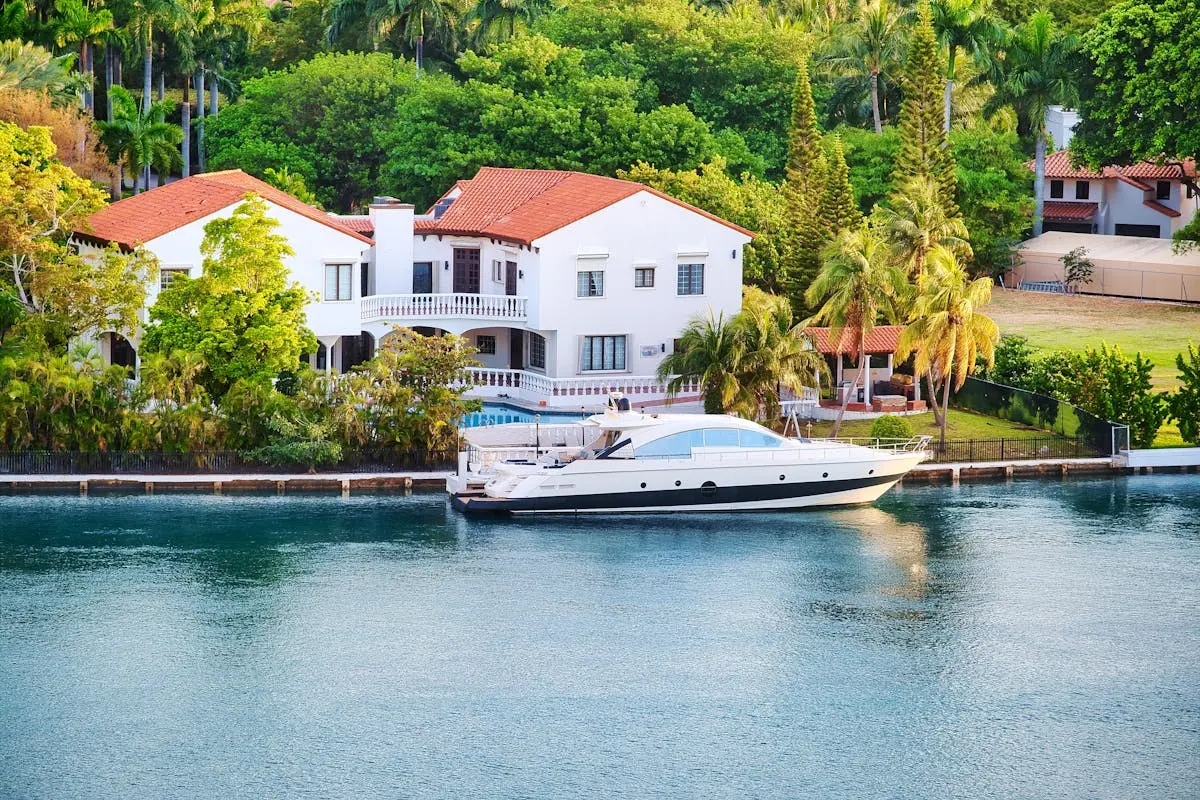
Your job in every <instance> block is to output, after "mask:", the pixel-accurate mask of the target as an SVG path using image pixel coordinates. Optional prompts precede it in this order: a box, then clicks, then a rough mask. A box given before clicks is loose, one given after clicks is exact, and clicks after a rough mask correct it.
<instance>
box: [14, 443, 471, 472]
mask: <svg viewBox="0 0 1200 800" xmlns="http://www.w3.org/2000/svg"><path fill="white" fill-rule="evenodd" d="M457 462H458V454H457V452H454V451H428V450H387V449H382V450H347V451H345V452H344V453H343V454H342V459H341V460H340V461H338V462H337V463H335V464H326V465H321V466H317V467H315V468H313V470H310V468H309V467H308V466H307V465H304V464H266V463H263V462H261V461H253V460H251V459H248V458H246V457H245V456H244V455H243V454H241V453H238V452H236V451H233V450H216V451H206V452H193V453H155V452H107V453H84V452H47V451H19V452H0V475H86V474H93V475H207V474H213V475H220V474H232V473H297V472H309V471H316V472H396V471H407V470H445V469H454V467H455V465H456V464H457Z"/></svg>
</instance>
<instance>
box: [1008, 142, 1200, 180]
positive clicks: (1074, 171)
mask: <svg viewBox="0 0 1200 800" xmlns="http://www.w3.org/2000/svg"><path fill="white" fill-rule="evenodd" d="M1025 166H1027V167H1029V168H1030V169H1033V167H1034V162H1033V161H1026V162H1025ZM1183 170H1184V172H1185V174H1187V175H1188V176H1189V177H1195V176H1196V174H1197V173H1196V162H1195V161H1194V160H1192V159H1190V158H1188V159H1185V160H1184V161H1183ZM1046 177H1047V178H1083V179H1095V178H1122V179H1125V180H1126V182H1127V183H1132V184H1134V185H1135V186H1136V185H1138V182H1137V181H1136V180H1133V179H1136V178H1160V179H1163V180H1179V166H1178V165H1177V164H1156V163H1154V162H1153V161H1139V162H1138V163H1136V164H1127V165H1125V166H1109V167H1105V168H1104V169H1103V170H1101V171H1100V172H1095V171H1094V170H1092V169H1091V168H1090V167H1087V166H1079V167H1072V166H1071V151H1070V150H1059V151H1058V152H1056V153H1051V154H1050V155H1048V156H1046Z"/></svg>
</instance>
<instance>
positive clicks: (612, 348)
mask: <svg viewBox="0 0 1200 800" xmlns="http://www.w3.org/2000/svg"><path fill="white" fill-rule="evenodd" d="M619 369H625V337H624V336H585V337H583V347H582V348H581V352H580V355H579V371H580V372H593V371H596V370H619Z"/></svg>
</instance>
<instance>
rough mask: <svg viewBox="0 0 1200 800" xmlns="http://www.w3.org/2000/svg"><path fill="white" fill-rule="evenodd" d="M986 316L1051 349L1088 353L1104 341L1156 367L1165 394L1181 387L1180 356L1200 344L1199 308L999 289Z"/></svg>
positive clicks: (1155, 374) (1154, 375) (1155, 375)
mask: <svg viewBox="0 0 1200 800" xmlns="http://www.w3.org/2000/svg"><path fill="white" fill-rule="evenodd" d="M986 313H987V315H988V316H990V317H991V318H992V319H994V320H995V321H996V324H997V325H999V326H1000V332H1001V333H1019V334H1021V335H1023V336H1026V337H1028V339H1029V342H1030V344H1032V345H1034V346H1035V347H1039V348H1042V349H1046V350H1083V349H1084V348H1085V347H1098V346H1099V345H1100V343H1101V342H1105V343H1107V344H1109V345H1117V346H1119V347H1120V348H1121V350H1122V351H1123V352H1125V353H1126V354H1127V355H1133V354H1134V353H1135V352H1138V351H1141V353H1142V354H1143V355H1145V356H1147V357H1149V358H1150V360H1151V361H1153V362H1154V372H1153V373H1152V378H1153V380H1154V385H1155V386H1156V387H1158V388H1160V389H1174V388H1175V386H1176V383H1177V381H1176V371H1175V354H1176V353H1180V352H1183V351H1185V350H1186V349H1187V343H1188V342H1189V341H1191V342H1195V343H1197V344H1200V306H1184V305H1176V304H1172V303H1159V302H1152V301H1142V300H1119V299H1115V298H1111V297H1091V296H1087V295H1063V294H1042V293H1040V292H1018V291H1012V290H1004V289H996V290H995V291H994V292H993V293H992V303H991V305H989V306H988V307H987V310H986Z"/></svg>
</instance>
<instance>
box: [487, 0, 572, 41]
mask: <svg viewBox="0 0 1200 800" xmlns="http://www.w3.org/2000/svg"><path fill="white" fill-rule="evenodd" d="M554 8H555V6H554V0H478V2H477V3H475V6H474V7H473V8H472V9H471V11H470V12H469V13H468V14H467V22H468V24H470V23H475V26H476V27H475V31H474V34H473V38H474V40H475V44H476V45H478V46H482V45H486V44H491V43H492V42H502V41H505V40H507V39H511V38H512V37H514V36H516V35H517V31H519V30H520V29H521V28H522V27H528V26H530V25H532V24H533V22H534V21H535V20H536V19H537V18H538V17H541V16H544V15H546V14H549V13H550V12H551V11H553V10H554Z"/></svg>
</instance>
